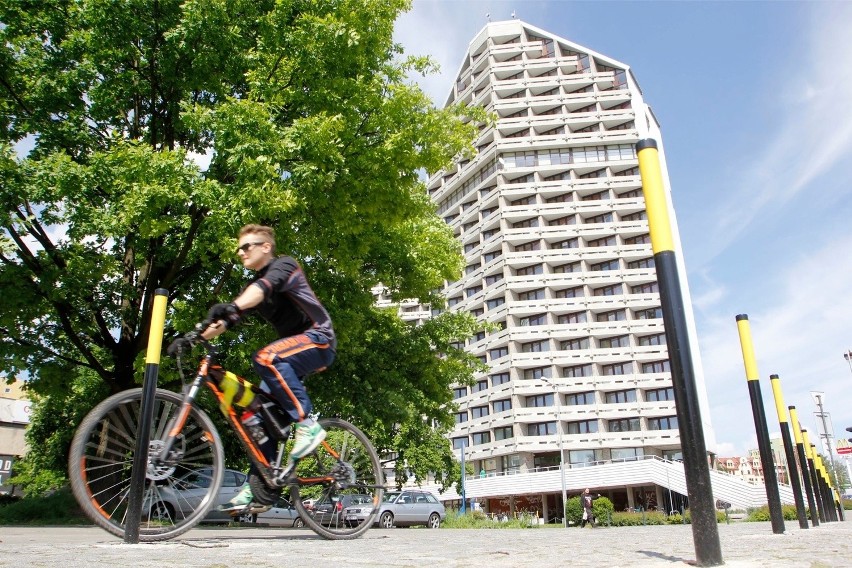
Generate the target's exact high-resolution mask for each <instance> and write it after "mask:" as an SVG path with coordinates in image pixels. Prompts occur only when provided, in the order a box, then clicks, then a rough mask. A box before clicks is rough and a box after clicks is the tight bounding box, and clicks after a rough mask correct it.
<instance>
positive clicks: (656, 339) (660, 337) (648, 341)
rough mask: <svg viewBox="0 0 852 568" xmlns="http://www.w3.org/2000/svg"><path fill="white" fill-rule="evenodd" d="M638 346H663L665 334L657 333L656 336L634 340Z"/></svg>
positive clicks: (644, 336)
mask: <svg viewBox="0 0 852 568" xmlns="http://www.w3.org/2000/svg"><path fill="white" fill-rule="evenodd" d="M636 339H637V341H638V343H639V345H665V344H666V334H665V333H658V334H656V335H643V336H641V337H637V338H636Z"/></svg>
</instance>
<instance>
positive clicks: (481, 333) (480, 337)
mask: <svg viewBox="0 0 852 568" xmlns="http://www.w3.org/2000/svg"><path fill="white" fill-rule="evenodd" d="M483 339H485V332H484V331H478V332H476V333H475V334H474V335H473V337H471V338H470V342H471V343H476V342H477V341H482V340H483Z"/></svg>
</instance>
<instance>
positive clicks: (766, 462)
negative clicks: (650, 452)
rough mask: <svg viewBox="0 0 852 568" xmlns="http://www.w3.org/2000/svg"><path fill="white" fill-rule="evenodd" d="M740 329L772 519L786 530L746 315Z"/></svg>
mask: <svg viewBox="0 0 852 568" xmlns="http://www.w3.org/2000/svg"><path fill="white" fill-rule="evenodd" d="M737 331H739V334H740V347H741V348H742V352H743V364H744V365H745V373H746V382H747V383H748V394H749V396H750V397H751V412H752V414H753V415H754V429H755V431H756V433H757V449H758V451H759V452H760V464H761V466H763V483H764V485H765V486H766V499H767V501H768V503H769V520H770V521H772V532H773V533H775V534H783V532H784V512H783V511H782V510H781V495H780V493H779V492H778V477H777V476H776V475H775V462H774V461H773V459H772V445H771V443H770V442H769V430H768V429H767V425H766V412H765V410H764V409H763V397H761V395H760V381H759V380H758V374H757V362H756V361H755V358H754V344H753V343H752V339H751V327H750V326H749V323H748V316H747V315H745V314H740V315H738V316H737Z"/></svg>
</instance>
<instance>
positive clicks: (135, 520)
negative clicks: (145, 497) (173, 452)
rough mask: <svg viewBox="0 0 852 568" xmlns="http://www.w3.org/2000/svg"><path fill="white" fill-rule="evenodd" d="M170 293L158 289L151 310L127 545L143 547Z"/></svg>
mask: <svg viewBox="0 0 852 568" xmlns="http://www.w3.org/2000/svg"><path fill="white" fill-rule="evenodd" d="M168 297H169V291H168V290H164V289H163V288H157V290H155V291H154V302H153V307H152V308H151V327H150V329H149V331H148V351H147V353H146V356H145V379H144V383H143V384H142V404H141V408H140V409H139V427H138V429H137V430H136V450H135V452H134V453H133V469H132V470H131V472H130V489H129V490H128V491H129V493H128V496H127V522H126V523H125V529H124V542H127V543H130V544H138V543H139V523H140V522H141V520H142V490H143V485H144V483H145V474H146V473H147V469H148V444H149V443H150V441H151V423H152V422H153V414H154V396H155V395H156V391H157V374H158V373H159V370H160V351H161V350H162V346H163V328H164V327H165V323H166V304H167V302H168Z"/></svg>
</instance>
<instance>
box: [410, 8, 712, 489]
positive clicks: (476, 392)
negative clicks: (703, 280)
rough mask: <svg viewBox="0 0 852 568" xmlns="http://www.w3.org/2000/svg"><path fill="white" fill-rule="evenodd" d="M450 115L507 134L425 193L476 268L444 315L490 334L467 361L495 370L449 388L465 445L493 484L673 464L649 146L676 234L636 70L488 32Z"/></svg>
mask: <svg viewBox="0 0 852 568" xmlns="http://www.w3.org/2000/svg"><path fill="white" fill-rule="evenodd" d="M454 103H465V104H469V105H477V106H482V107H484V108H485V109H487V110H488V111H490V112H492V113H494V114H495V115H496V123H495V124H494V125H493V126H491V125H481V126H480V134H479V137H478V139H477V141H476V146H477V150H478V151H477V154H476V155H475V156H474V157H472V158H470V159H467V158H466V159H462V160H458V161H457V162H456V163H455V164H454V165H453V167H452V168H450V169H447V170H445V171H440V172H437V173H435V174H434V175H432V176H431V177H430V178H429V180H428V182H427V187H428V191H429V195H430V197H431V198H432V200H433V201H434V202H435V204H436V206H437V210H438V213H439V214H440V215H441V216H442V217H443V218H444V220H445V221H446V222H447V223H448V224H449V225H450V226H451V227H452V228H453V230H454V232H455V234H456V236H457V238H458V239H459V241H460V242H461V246H462V247H463V252H464V255H465V259H466V268H465V270H464V274H463V276H462V277H461V279H459V280H458V281H456V282H451V283H448V284H447V286H446V288H445V295H446V298H447V309H449V310H463V311H467V312H470V313H471V314H473V315H474V316H476V317H477V318H478V319H480V320H481V321H482V322H487V323H489V324H491V326H493V327H492V329H490V330H488V329H483V331H481V332H480V333H478V334H477V335H475V336H474V337H472V338H471V339H470V340H469V342H467V344H466V346H465V348H466V349H468V350H469V351H470V352H471V353H473V354H475V355H476V356H478V357H479V358H480V359H481V360H482V361H483V362H485V363H486V364H487V365H488V371H487V372H486V373H482V374H480V375H479V376H478V377H477V381H476V384H475V385H474V386H473V387H468V386H463V385H458V386H457V387H456V389H455V401H456V402H457V403H458V405H459V412H458V414H457V415H456V426H455V429H454V431H453V432H452V435H451V439H452V444H453V448H455V449H456V450H457V451H462V448H464V452H465V457H466V460H467V462H468V463H472V464H473V467H474V470H475V471H476V472H480V471H484V472H485V475H504V474H512V473H518V472H528V471H536V470H546V469H548V468H554V467H559V466H560V463H561V462H564V465H565V467H582V466H586V465H589V464H592V463H596V462H605V461H617V460H636V459H642V458H643V457H646V456H652V455H653V456H658V457H661V458H667V459H673V460H676V459H679V458H680V438H679V434H678V424H677V417H676V412H675V402H674V393H673V388H672V378H671V372H670V367H669V360H668V350H667V347H666V339H665V333H664V331H665V329H664V324H663V319H662V312H661V308H660V296H659V292H658V288H657V278H656V272H655V269H654V259H653V252H652V249H651V244H650V236H649V228H648V222H647V220H646V214H645V202H644V198H643V195H642V186H641V180H640V176H639V169H638V161H637V157H636V152H635V149H634V146H635V144H636V142H637V141H639V140H640V139H643V138H654V139H655V140H656V141H657V143H658V146H659V147H660V156H661V161H662V164H661V165H662V168H663V172H664V178H665V179H664V185H665V187H666V191H667V195H668V196H669V203H670V207H669V209H670V211H669V213H670V215H671V218H672V222H673V224H674V227H673V229H674V236H675V239H676V243H675V244H676V245H677V249H678V250H679V248H680V247H679V242H678V241H679V237H678V234H677V227H676V218H675V216H674V211H673V209H672V207H671V201H670V188H669V185H668V179H667V175H666V173H665V172H666V169H665V155H664V152H663V150H662V148H663V144H662V140H661V136H660V130H659V125H658V124H657V121H656V119H655V117H654V115H653V113H652V112H651V110H650V108H649V107H648V105H647V104H646V103H645V102H644V100H643V98H642V93H641V91H640V89H639V86H638V84H637V83H636V81H635V79H634V77H633V75H632V73H631V71H630V69H629V68H628V66H626V65H625V64H623V63H619V62H618V61H615V60H613V59H611V58H609V57H606V56H604V55H601V54H598V53H595V52H593V51H592V50H589V49H587V48H584V47H582V46H579V45H576V44H574V43H571V42H570V41H568V40H565V39H562V38H559V37H556V36H554V35H552V34H549V33H547V32H546V31H544V30H541V29H538V28H536V27H534V26H531V25H529V24H526V23H524V22H522V21H519V20H511V21H505V22H495V23H489V24H488V25H486V26H485V28H484V29H483V30H482V31H481V32H480V33H479V34H478V35H477V36H476V37H475V38H474V40H473V41H472V42H471V43H470V46H469V49H468V52H467V53H466V54H465V55H464V57H463V61H462V63H461V65H460V68H459V71H458V74H457V77H456V80H455V83H454V85H453V87H452V89H451V93H450V95H449V96H448V98H447V100H446V104H454ZM679 254H680V253H679V252H678V255H679ZM678 262H679V270H680V279H681V282H682V285H683V287H684V290H683V295H684V298H685V300H686V304H687V305H686V308H687V320H688V322H689V325H690V330H689V336H690V339H691V342H692V346H693V349H692V352H693V353H694V357H695V361H694V366H695V371H696V377H697V381H698V390H699V392H700V393H701V394H700V399H701V405H702V418H703V420H704V430H705V439H706V441H707V445H708V447H710V448H712V447H713V445H715V441H714V438H713V434H712V429H711V427H710V423H709V411H708V408H707V403H706V393H705V388H704V379H703V373H702V370H701V362H700V360H699V359H698V344H697V340H696V336H695V326H694V322H693V317H692V312H691V309H690V305H689V292H688V289H687V287H686V274H685V271H684V269H683V260H682V257H680V256H679V257H678ZM404 308H407V309H408V310H410V311H411V315H412V317H414V316H415V315H416V317H422V315H423V314H422V307H418V306H415V305H414V304H413V303H412V305H411V306H405V307H404ZM404 308H401V310H403V309H404ZM402 315H403V317H405V316H406V313H403V314H402ZM628 493H629V491H628ZM630 501H633V499H630Z"/></svg>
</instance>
